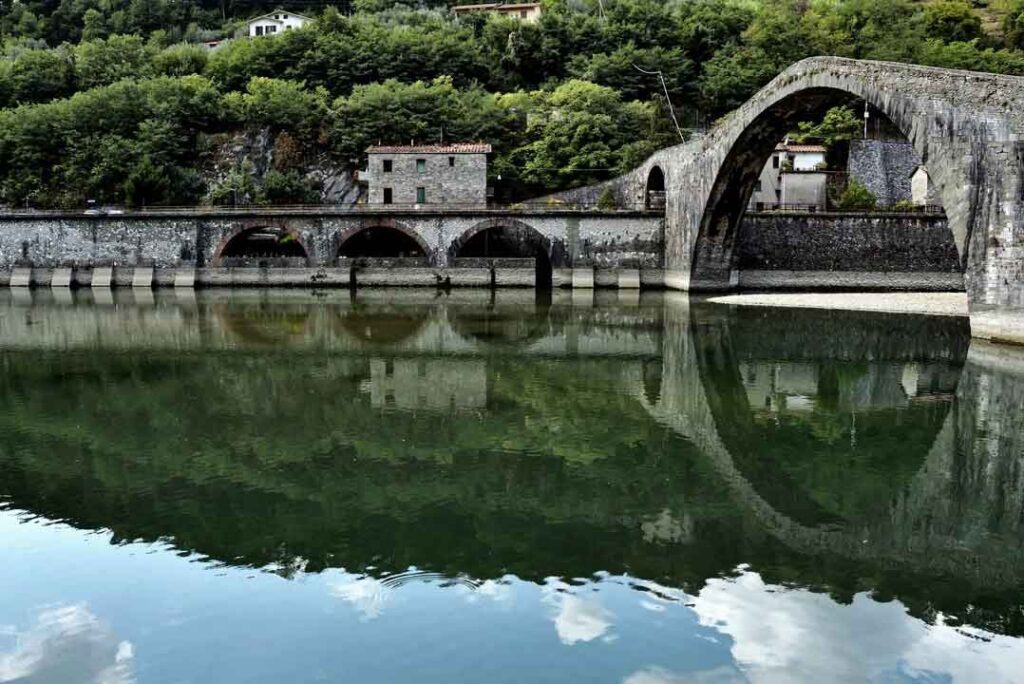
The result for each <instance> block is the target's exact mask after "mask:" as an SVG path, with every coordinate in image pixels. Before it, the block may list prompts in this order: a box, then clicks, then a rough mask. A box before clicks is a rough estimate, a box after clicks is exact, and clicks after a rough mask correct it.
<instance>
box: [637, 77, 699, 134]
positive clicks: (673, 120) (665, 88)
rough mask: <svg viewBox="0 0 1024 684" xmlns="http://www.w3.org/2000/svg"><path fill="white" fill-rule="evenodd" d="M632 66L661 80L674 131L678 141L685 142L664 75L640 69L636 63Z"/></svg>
mask: <svg viewBox="0 0 1024 684" xmlns="http://www.w3.org/2000/svg"><path fill="white" fill-rule="evenodd" d="M633 68H634V69H636V70H637V71H639V72H640V73H641V74H647V75H648V76H657V77H658V79H659V80H660V81H661V88H662V90H664V91H665V102H667V103H668V113H669V114H671V115H672V123H673V124H675V127H676V133H678V134H679V141H680V142H686V138H685V137H683V129H682V128H680V127H679V119H677V118H676V108H675V107H673V106H672V98H671V97H669V95H668V85H667V84H666V83H665V76H664V75H663V74H662V73H661V71H660V70H658V71H647V70H646V69H641V68H640V67H638V66H637V65H636V64H634V65H633Z"/></svg>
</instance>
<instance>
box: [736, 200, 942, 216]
mask: <svg viewBox="0 0 1024 684" xmlns="http://www.w3.org/2000/svg"><path fill="white" fill-rule="evenodd" d="M748 211H751V212H756V213H764V212H773V211H777V212H786V211H790V212H799V213H802V214H885V213H889V214H944V213H946V210H945V209H944V208H943V207H942V205H939V204H920V205H917V204H915V205H906V204H890V205H879V206H876V207H873V208H871V209H838V208H836V207H828V208H826V207H822V206H821V205H819V204H779V203H771V202H758V203H756V204H755V205H754V206H753V207H751V208H749V209H748Z"/></svg>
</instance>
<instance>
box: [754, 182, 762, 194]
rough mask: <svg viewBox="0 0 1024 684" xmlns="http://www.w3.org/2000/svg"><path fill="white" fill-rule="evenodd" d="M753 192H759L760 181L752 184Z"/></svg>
mask: <svg viewBox="0 0 1024 684" xmlns="http://www.w3.org/2000/svg"><path fill="white" fill-rule="evenodd" d="M754 192H761V181H757V182H756V183H754Z"/></svg>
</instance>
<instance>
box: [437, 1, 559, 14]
mask: <svg viewBox="0 0 1024 684" xmlns="http://www.w3.org/2000/svg"><path fill="white" fill-rule="evenodd" d="M534 7H540V3H539V2H517V3H509V4H502V3H500V2H488V3H483V4H480V5H456V6H455V7H453V8H452V9H453V10H455V11H456V12H483V11H486V10H507V11H509V12H514V11H515V10H521V9H533V8H534Z"/></svg>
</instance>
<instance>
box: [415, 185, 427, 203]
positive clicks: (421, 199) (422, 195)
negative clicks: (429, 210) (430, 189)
mask: <svg viewBox="0 0 1024 684" xmlns="http://www.w3.org/2000/svg"><path fill="white" fill-rule="evenodd" d="M426 203H427V189H426V188H424V187H422V186H421V187H418V188H416V204H426Z"/></svg>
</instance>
